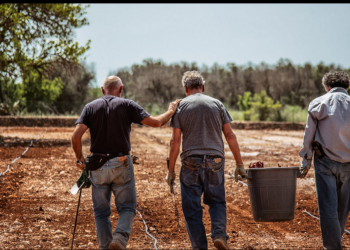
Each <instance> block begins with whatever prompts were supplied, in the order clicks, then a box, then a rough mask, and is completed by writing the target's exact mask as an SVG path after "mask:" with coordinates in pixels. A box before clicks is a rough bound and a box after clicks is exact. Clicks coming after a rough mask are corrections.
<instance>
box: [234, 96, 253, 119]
mask: <svg viewBox="0 0 350 250" xmlns="http://www.w3.org/2000/svg"><path fill="white" fill-rule="evenodd" d="M250 95H251V93H250V92H249V91H247V92H245V93H244V95H243V96H241V95H238V102H237V106H238V108H239V110H240V111H242V115H243V119H244V120H245V121H249V120H250V116H251V108H252V98H251V96H250Z"/></svg>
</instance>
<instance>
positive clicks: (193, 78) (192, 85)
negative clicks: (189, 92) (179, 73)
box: [182, 70, 205, 89]
mask: <svg viewBox="0 0 350 250" xmlns="http://www.w3.org/2000/svg"><path fill="white" fill-rule="evenodd" d="M204 84H205V81H204V78H203V76H202V75H201V72H199V71H195V70H194V71H187V72H185V73H184V75H183V77H182V86H184V87H186V88H188V89H197V88H199V87H202V86H203V85H204Z"/></svg>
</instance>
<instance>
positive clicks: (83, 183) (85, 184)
mask: <svg viewBox="0 0 350 250" xmlns="http://www.w3.org/2000/svg"><path fill="white" fill-rule="evenodd" d="M77 163H78V164H80V165H82V164H83V163H82V162H80V161H77ZM90 186H91V183H90V181H89V172H88V171H87V170H86V168H84V169H83V171H82V172H81V174H80V176H79V178H78V180H77V182H76V183H75V184H74V186H73V187H72V188H71V190H70V192H71V193H72V194H74V195H75V194H76V193H78V191H80V192H79V200H78V207H77V214H76V215H75V223H74V231H73V238H72V246H71V249H73V245H74V235H75V229H76V227H77V221H78V214H79V206H80V198H81V192H82V190H83V188H89V187H90Z"/></svg>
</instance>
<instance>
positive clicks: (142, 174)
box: [0, 126, 350, 249]
mask: <svg viewBox="0 0 350 250" xmlns="http://www.w3.org/2000/svg"><path fill="white" fill-rule="evenodd" d="M46 129H47V128H35V127H34V128H28V127H9V128H6V127H0V133H1V134H2V136H3V141H2V142H1V144H0V172H3V171H5V170H6V168H7V164H10V163H11V162H12V161H13V160H14V159H15V158H17V157H18V156H20V155H21V154H22V152H23V151H24V150H25V149H26V148H27V147H28V146H29V144H30V141H31V139H32V138H34V137H35V136H36V135H37V134H39V133H41V132H44V131H45V130H46ZM73 129H74V128H48V129H47V131H46V132H45V133H43V134H41V135H40V136H38V137H37V139H36V140H34V142H33V146H32V147H30V148H29V150H28V152H27V153H26V154H25V155H24V156H23V157H22V158H20V159H19V160H17V161H16V162H15V163H14V164H13V165H10V170H9V172H7V173H6V174H4V175H2V176H0V246H1V249H10V248H11V249H14V248H20V249H21V248H22V249H26V248H38V249H43V248H44V249H53V248H58V249H68V248H70V246H71V240H72V233H73V226H74V220H75V213H76V208H77V201H78V195H76V196H73V195H71V194H70V192H69V190H70V188H71V186H72V185H73V184H74V183H75V181H76V179H77V178H78V176H79V174H80V171H79V170H78V169H77V168H76V167H75V157H74V153H73V150H72V148H71V146H70V136H71V134H72V132H73ZM171 132H172V130H171V128H160V129H153V128H147V127H137V126H135V127H133V130H132V133H131V143H132V154H134V155H137V156H138V157H139V162H140V165H135V176H136V188H137V199H138V211H139V212H140V213H141V214H142V216H143V218H144V219H145V221H146V223H147V225H148V227H149V232H150V233H151V234H152V235H153V236H154V237H156V239H157V241H158V242H157V247H158V248H159V249H179V248H187V249H188V248H191V245H190V241H189V238H188V235H187V232H186V227H185V223H184V219H183V213H182V209H181V199H180V186H179V180H178V176H179V172H180V161H178V164H177V168H176V173H177V185H176V187H175V192H176V196H175V197H176V203H177V207H178V210H179V214H180V232H178V230H177V220H176V217H175V212H174V203H173V199H172V195H171V194H170V193H169V188H168V186H167V184H166V182H165V180H164V179H165V175H166V161H165V158H166V157H167V154H168V151H169V140H170V137H171ZM235 133H236V135H237V137H238V141H239V144H240V148H241V152H242V156H243V160H244V163H245V164H246V165H247V164H249V163H250V162H255V161H258V160H260V161H263V162H264V163H265V167H277V164H278V163H279V164H280V165H282V166H286V165H289V166H298V165H299V164H300V159H299V157H298V151H299V149H300V146H301V143H302V137H303V132H302V131H277V130H276V131H273V130H265V131H264V130H260V131H258V130H236V131H235ZM83 139H84V143H83V151H84V154H85V155H87V154H88V153H89V134H88V133H86V134H85V135H84V138H83ZM225 145H226V146H225V150H226V165H225V176H226V179H225V186H226V200H227V232H228V234H229V237H230V238H229V240H228V243H229V245H230V247H231V248H247V249H258V248H279V249H281V248H322V240H321V232H320V228H319V221H318V220H317V219H315V218H312V217H310V216H309V215H307V214H306V213H304V212H303V211H304V210H307V211H309V212H310V213H312V214H314V215H316V216H317V215H318V211H317V200H316V193H315V187H314V178H313V174H314V172H313V169H312V170H311V172H309V174H308V176H307V178H305V179H298V186H297V205H296V208H295V219H294V220H293V221H289V222H276V223H267V222H265V223H256V222H255V221H254V220H253V216H252V212H251V206H250V201H249V194H248V189H247V187H246V186H244V185H242V184H240V183H236V182H234V180H233V178H232V177H231V176H230V175H229V172H230V171H233V167H234V164H233V163H234V161H233V160H234V159H233V156H232V154H231V153H230V152H229V148H228V146H227V144H225ZM112 209H113V211H112V215H111V220H112V224H113V226H114V227H115V226H116V223H117V220H118V214H117V212H116V208H115V206H114V204H113V202H112ZM203 210H204V215H203V216H204V218H203V220H204V223H205V227H206V230H207V237H208V242H209V248H213V247H214V246H213V244H212V241H211V238H210V218H209V213H208V207H207V206H206V205H204V204H203ZM347 228H350V224H349V223H348V225H347ZM75 239H76V240H75V243H74V247H75V248H79V249H96V248H98V244H97V239H96V234H95V223H94V216H93V210H92V201H91V189H83V193H82V202H81V206H80V212H79V218H78V225H77V231H76V236H75ZM343 245H344V246H345V247H349V246H350V236H349V235H344V236H343ZM128 248H130V249H154V241H153V240H152V239H151V238H150V237H149V236H148V235H147V234H146V232H145V226H144V224H143V221H142V220H141V218H140V216H139V214H137V216H136V218H135V222H134V227H133V232H132V234H131V237H130V241H129V244H128Z"/></svg>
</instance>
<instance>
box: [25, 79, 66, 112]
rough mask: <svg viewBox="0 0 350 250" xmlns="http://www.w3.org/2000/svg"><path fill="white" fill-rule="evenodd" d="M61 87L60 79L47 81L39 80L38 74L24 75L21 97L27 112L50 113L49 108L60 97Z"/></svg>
mask: <svg viewBox="0 0 350 250" xmlns="http://www.w3.org/2000/svg"><path fill="white" fill-rule="evenodd" d="M63 85H64V84H63V82H62V79H61V78H59V77H56V78H54V79H53V80H48V79H41V78H40V76H39V74H38V73H34V72H30V74H29V75H24V76H23V83H22V84H21V92H22V93H21V96H22V97H23V98H24V100H25V107H26V108H27V111H28V112H33V111H36V110H40V111H46V110H50V111H52V109H51V107H50V106H51V105H52V104H53V103H54V101H55V100H57V98H58V97H59V96H60V94H61V92H62V88H63Z"/></svg>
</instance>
